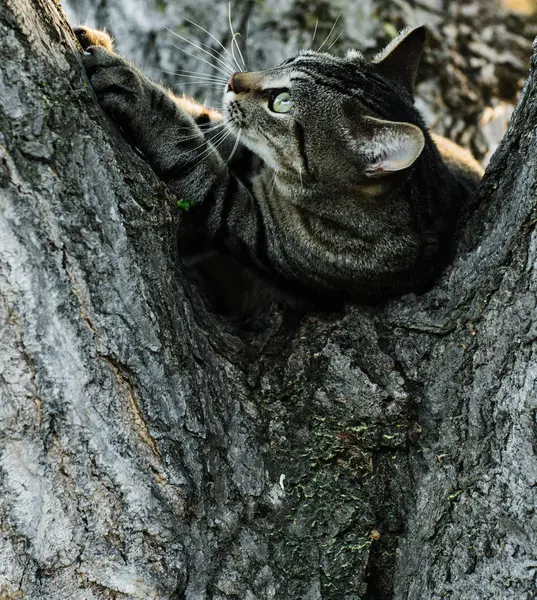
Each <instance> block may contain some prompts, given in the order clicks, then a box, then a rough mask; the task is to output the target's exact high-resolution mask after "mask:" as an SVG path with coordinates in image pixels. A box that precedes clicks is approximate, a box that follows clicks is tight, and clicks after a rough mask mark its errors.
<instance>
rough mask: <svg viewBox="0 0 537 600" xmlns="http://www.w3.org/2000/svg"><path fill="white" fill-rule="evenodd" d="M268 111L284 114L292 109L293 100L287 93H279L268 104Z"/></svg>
mask: <svg viewBox="0 0 537 600" xmlns="http://www.w3.org/2000/svg"><path fill="white" fill-rule="evenodd" d="M269 108H270V110H272V111H273V112H277V113H286V112H289V111H290V110H291V109H292V108H293V100H292V99H291V94H290V93H289V92H281V93H280V94H278V95H277V96H276V97H275V98H274V100H272V102H271V103H270V104H269Z"/></svg>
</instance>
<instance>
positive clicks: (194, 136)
mask: <svg viewBox="0 0 537 600" xmlns="http://www.w3.org/2000/svg"><path fill="white" fill-rule="evenodd" d="M223 126H224V124H223V123H220V124H218V125H216V126H215V127H212V128H211V129H205V130H204V131H203V135H205V134H206V133H211V132H213V131H216V130H217V129H221V128H222V127H223ZM199 136H200V132H197V133H194V134H192V135H187V136H185V137H182V138H181V142H186V141H188V140H195V139H196V138H199ZM206 141H207V140H205V141H204V143H205V142H206ZM204 143H203V144H204ZM203 144H201V146H203ZM201 146H199V147H201Z"/></svg>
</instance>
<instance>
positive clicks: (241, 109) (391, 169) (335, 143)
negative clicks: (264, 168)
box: [224, 27, 425, 184]
mask: <svg viewBox="0 0 537 600" xmlns="http://www.w3.org/2000/svg"><path fill="white" fill-rule="evenodd" d="M424 40H425V29H424V27H418V28H415V29H410V30H406V31H404V32H403V33H401V35H399V36H398V37H397V38H395V40H393V41H392V42H391V43H390V44H389V45H388V46H387V47H386V48H385V49H384V50H383V51H382V52H381V53H379V54H378V55H377V56H376V57H375V59H374V60H373V61H371V62H369V61H366V60H365V59H364V58H363V56H362V55H361V54H360V53H359V52H356V51H351V52H349V53H348V54H347V56H346V57H345V58H338V57H335V56H332V55H330V54H326V53H318V52H313V51H305V52H303V53H301V54H300V55H299V56H297V57H295V58H292V59H289V60H287V61H285V62H284V63H282V64H281V65H280V66H278V67H276V68H275V69H270V70H267V71H259V72H246V73H235V74H234V75H233V76H232V77H231V79H230V81H229V84H228V88H227V90H226V93H225V96H224V115H225V120H226V122H227V124H228V126H230V127H232V128H233V129H234V130H235V131H238V129H239V128H240V129H241V130H242V131H241V141H242V142H243V143H244V144H245V145H246V146H247V147H249V148H250V149H251V150H252V151H254V152H255V153H256V154H258V155H259V156H260V157H261V158H262V159H264V160H265V162H266V163H267V164H269V165H270V166H271V167H273V168H274V169H275V170H276V171H278V172H281V173H282V174H283V173H287V174H290V175H292V174H293V173H294V174H296V175H299V176H300V177H301V179H303V180H308V178H309V181H311V182H312V183H315V182H322V181H323V180H324V179H327V178H330V179H331V180H332V181H334V179H335V178H338V177H340V178H341V180H342V182H348V183H351V184H352V183H353V182H356V183H359V182H360V181H363V182H367V180H369V181H371V179H372V178H373V179H375V180H377V181H378V180H380V179H383V180H389V179H390V176H393V175H394V174H396V173H401V172H404V171H405V170H406V169H408V167H410V166H411V165H412V164H413V163H414V162H415V161H416V159H417V158H418V157H419V156H420V154H421V152H422V150H423V147H424V144H425V138H424V134H423V131H422V129H423V123H422V120H421V117H420V116H419V113H418V112H417V110H416V109H414V107H413V87H414V80H415V77H416V71H417V68H418V63H419V58H420V55H421V51H422V48H423V44H424Z"/></svg>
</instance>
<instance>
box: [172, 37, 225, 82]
mask: <svg viewBox="0 0 537 600" xmlns="http://www.w3.org/2000/svg"><path fill="white" fill-rule="evenodd" d="M165 29H166V31H169V32H170V33H171V34H172V35H174V36H175V37H178V38H179V39H180V40H183V42H186V43H187V44H190V45H191V46H194V48H197V49H198V50H201V52H204V53H205V54H208V55H209V56H210V57H211V58H212V59H214V60H216V61H217V62H218V63H220V64H221V65H222V67H224V69H226V70H227V69H229V72H228V73H227V74H228V75H231V74H232V73H233V71H234V69H233V67H232V66H231V65H230V64H229V63H228V62H226V61H223V60H222V59H221V58H218V56H215V55H214V54H212V53H211V52H209V51H208V50H205V49H204V48H202V47H201V45H200V44H195V43H194V42H193V41H192V40H189V39H188V38H186V37H183V36H182V35H179V34H178V33H176V32H175V31H173V30H172V29H170V28H169V27H166V28H165ZM215 52H216V50H215ZM209 64H210V63H209Z"/></svg>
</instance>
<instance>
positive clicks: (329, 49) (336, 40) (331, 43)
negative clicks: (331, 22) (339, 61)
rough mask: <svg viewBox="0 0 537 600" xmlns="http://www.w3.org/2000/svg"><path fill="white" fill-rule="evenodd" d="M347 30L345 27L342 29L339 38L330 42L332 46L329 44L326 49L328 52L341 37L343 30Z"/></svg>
mask: <svg viewBox="0 0 537 600" xmlns="http://www.w3.org/2000/svg"><path fill="white" fill-rule="evenodd" d="M344 31H345V29H342V30H341V31H340V32H339V35H338V36H337V38H336V39H335V40H334V41H333V42H332V43H331V44H330V46H328V48H327V49H326V51H327V52H328V50H330V48H331V47H332V46H333V45H334V44H335V43H336V42H337V41H338V40H339V38H340V37H341V36H342V35H343V32H344Z"/></svg>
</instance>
